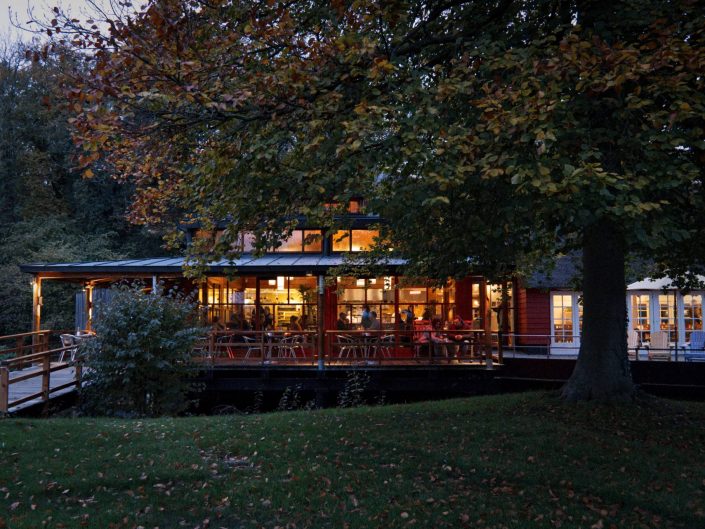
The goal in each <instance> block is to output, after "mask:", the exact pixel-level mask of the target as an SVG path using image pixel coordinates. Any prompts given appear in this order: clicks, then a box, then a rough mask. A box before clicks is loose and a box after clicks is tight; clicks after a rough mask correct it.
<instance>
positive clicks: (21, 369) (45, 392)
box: [0, 346, 82, 415]
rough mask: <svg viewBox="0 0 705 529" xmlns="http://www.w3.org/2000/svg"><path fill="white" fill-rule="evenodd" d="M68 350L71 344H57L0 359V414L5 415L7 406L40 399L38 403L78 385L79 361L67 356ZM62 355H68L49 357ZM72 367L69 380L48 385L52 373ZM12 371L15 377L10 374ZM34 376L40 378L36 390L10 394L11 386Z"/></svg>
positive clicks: (79, 377)
mask: <svg viewBox="0 0 705 529" xmlns="http://www.w3.org/2000/svg"><path fill="white" fill-rule="evenodd" d="M72 351H75V346H69V347H59V348H57V349H50V350H48V351H42V352H39V353H32V354H26V355H22V356H19V357H16V358H10V359H5V360H2V361H0V415H3V414H7V413H8V411H9V410H10V409H12V408H14V407H16V406H19V405H21V404H24V403H26V402H29V401H31V400H34V399H40V401H41V402H46V401H48V400H49V397H50V395H51V394H52V393H56V392H57V391H61V390H64V389H67V388H70V387H79V386H80V385H81V378H82V361H81V360H80V358H78V357H77V358H75V359H71V353H72ZM62 355H68V360H67V361H65V362H52V359H53V358H57V359H58V358H59V357H61V356H62ZM27 366H31V367H27ZM72 368H73V369H74V373H73V377H72V380H71V381H69V382H66V383H63V384H59V385H57V386H54V387H52V386H51V374H52V373H56V372H57V371H62V370H66V369H72ZM13 373H15V376H12V374H13ZM34 378H41V386H40V387H41V389H40V390H39V391H36V392H34V393H31V394H26V395H23V396H21V397H19V398H13V397H12V395H11V391H10V389H11V387H12V386H13V385H16V384H20V383H21V382H25V381H27V380H31V379H34Z"/></svg>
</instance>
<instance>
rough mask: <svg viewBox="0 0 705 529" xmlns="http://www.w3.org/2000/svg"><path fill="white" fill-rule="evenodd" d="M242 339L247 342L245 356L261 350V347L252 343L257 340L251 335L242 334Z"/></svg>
mask: <svg viewBox="0 0 705 529" xmlns="http://www.w3.org/2000/svg"><path fill="white" fill-rule="evenodd" d="M242 341H243V342H244V343H245V344H247V350H246V351H245V358H250V355H251V354H252V353H254V352H256V351H259V352H262V348H261V347H259V346H258V345H254V344H256V343H257V340H256V339H255V338H254V337H252V336H245V335H243V336H242Z"/></svg>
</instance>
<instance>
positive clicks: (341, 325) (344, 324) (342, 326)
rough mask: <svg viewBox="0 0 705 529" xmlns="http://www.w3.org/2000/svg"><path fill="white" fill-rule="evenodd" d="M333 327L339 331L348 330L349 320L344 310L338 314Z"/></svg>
mask: <svg viewBox="0 0 705 529" xmlns="http://www.w3.org/2000/svg"><path fill="white" fill-rule="evenodd" d="M335 328H336V329H338V330H339V331H349V330H350V322H349V321H348V315H347V314H346V313H345V312H341V313H340V314H338V320H337V321H336V322H335Z"/></svg>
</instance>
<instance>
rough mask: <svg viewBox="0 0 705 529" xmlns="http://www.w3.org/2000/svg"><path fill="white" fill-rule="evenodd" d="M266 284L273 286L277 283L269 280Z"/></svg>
mask: <svg viewBox="0 0 705 529" xmlns="http://www.w3.org/2000/svg"><path fill="white" fill-rule="evenodd" d="M267 283H269V284H270V285H272V286H274V285H276V284H277V281H276V280H275V279H270V280H269V281H267Z"/></svg>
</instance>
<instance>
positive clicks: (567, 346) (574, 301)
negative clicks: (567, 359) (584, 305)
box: [550, 290, 582, 353]
mask: <svg viewBox="0 0 705 529" xmlns="http://www.w3.org/2000/svg"><path fill="white" fill-rule="evenodd" d="M550 296H551V348H552V351H551V352H560V351H564V352H575V353H577V352H578V350H579V349H580V333H581V328H580V298H581V296H582V293H581V292H575V291H574V290H551V292H550ZM553 296H570V297H571V306H572V309H573V339H572V341H570V342H557V341H556V328H555V324H556V321H555V319H554V318H553V312H554V311H553V308H554V305H553Z"/></svg>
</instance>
